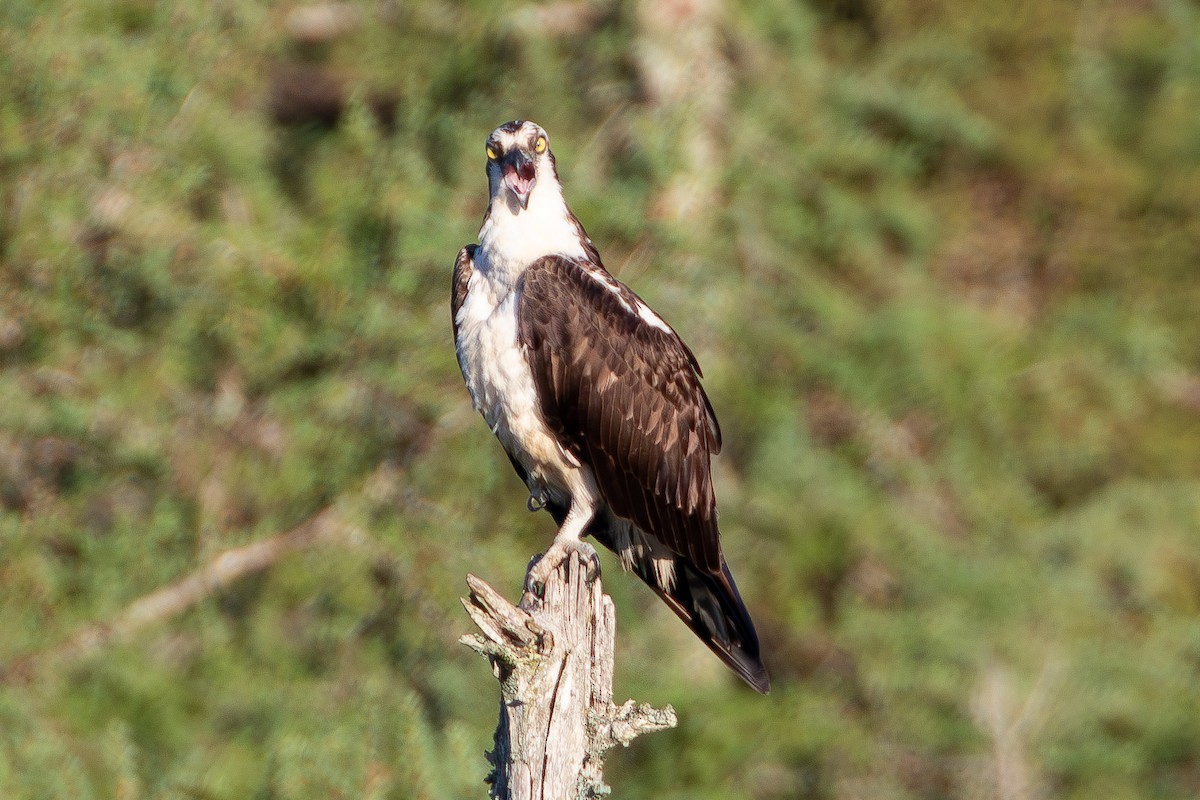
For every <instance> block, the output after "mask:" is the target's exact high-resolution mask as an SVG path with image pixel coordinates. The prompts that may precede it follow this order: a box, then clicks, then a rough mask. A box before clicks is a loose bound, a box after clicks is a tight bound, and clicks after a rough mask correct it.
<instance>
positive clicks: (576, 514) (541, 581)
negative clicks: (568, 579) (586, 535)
mask: <svg viewBox="0 0 1200 800" xmlns="http://www.w3.org/2000/svg"><path fill="white" fill-rule="evenodd" d="M594 514H595V508H588V507H586V506H583V505H582V504H579V503H572V504H571V510H570V511H568V512H567V518H566V519H564V520H563V524H562V527H561V528H559V529H558V533H557V534H556V535H555V536H554V541H553V542H551V543H550V547H549V549H547V550H546V552H545V553H543V554H542V556H541V558H539V559H538V560H537V563H536V564H534V565H533V567H531V568H530V570H529V574H528V575H527V576H526V578H525V588H526V590H527V591H530V592H533V593H534V594H536V595H538V596H539V597H540V596H541V595H542V592H543V591H544V589H545V586H546V580H547V579H548V578H549V577H550V574H551V573H552V572H554V570H556V569H558V568H559V567H561V566H562V565H563V564H564V563H566V561H567V559H569V558H570V557H571V556H573V555H576V554H578V555H579V556H580V557H581V558H582V559H583V561H584V563H585V564H587V580H588V582H589V583H590V582H591V581H594V580H596V578H597V577H598V576H599V575H600V559H599V558H598V557H597V556H596V550H595V548H593V547H592V546H591V545H590V544H588V543H587V542H585V541H583V539H582V538H581V537H582V536H583V531H584V530H585V529H586V528H587V525H588V523H589V522H591V521H592V516H593V515H594Z"/></svg>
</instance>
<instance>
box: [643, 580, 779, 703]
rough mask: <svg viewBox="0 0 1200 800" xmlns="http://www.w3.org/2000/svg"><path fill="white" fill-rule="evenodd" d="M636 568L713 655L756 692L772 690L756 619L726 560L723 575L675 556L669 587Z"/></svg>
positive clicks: (764, 692)
mask: <svg viewBox="0 0 1200 800" xmlns="http://www.w3.org/2000/svg"><path fill="white" fill-rule="evenodd" d="M637 572H638V575H639V577H641V578H642V580H644V581H645V582H646V583H647V584H648V585H649V586H650V588H651V589H653V590H654V592H655V593H656V594H657V595H658V596H659V597H661V598H662V599H663V602H665V603H666V604H667V606H669V607H670V609H671V610H672V611H674V612H675V613H676V614H678V615H679V618H680V619H682V620H683V621H684V623H686V624H687V626H688V627H689V628H691V629H692V632H693V633H695V634H696V636H698V637H699V638H700V641H702V642H704V643H705V644H706V645H708V648H709V649H710V650H712V651H713V652H714V653H716V655H717V658H719V659H721V660H722V661H724V662H725V664H726V665H727V666H728V667H729V668H730V669H732V670H733V671H734V672H736V673H737V674H738V676H739V677H740V678H741V679H742V680H744V681H745V682H746V683H748V684H749V685H750V686H751V687H752V688H753V689H755V690H756V691H758V692H760V693H762V694H767V693H769V692H770V691H771V678H770V676H769V675H767V669H766V667H764V666H763V663H762V659H761V658H760V657H759V649H758V634H757V633H756V632H755V630H754V622H753V621H752V620H751V619H750V613H749V612H748V611H747V610H746V605H745V603H743V602H742V596H741V595H740V594H739V593H738V590H737V584H735V583H734V582H733V576H732V575H730V574H729V567H728V566H726V565H725V564H724V562H722V564H721V574H719V575H708V574H704V573H701V572H699V571H698V570H696V569H695V568H693V567H692V565H691V564H690V563H689V562H687V561H685V560H683V559H680V558H677V559H676V560H675V584H674V585H673V586H672V587H671V590H670V591H669V592H668V591H664V590H663V589H661V588H659V587H658V585H657V583H656V582H655V580H654V576H653V574H651V575H649V576H647V575H645V574H643V573H642V570H640V569H639V570H637Z"/></svg>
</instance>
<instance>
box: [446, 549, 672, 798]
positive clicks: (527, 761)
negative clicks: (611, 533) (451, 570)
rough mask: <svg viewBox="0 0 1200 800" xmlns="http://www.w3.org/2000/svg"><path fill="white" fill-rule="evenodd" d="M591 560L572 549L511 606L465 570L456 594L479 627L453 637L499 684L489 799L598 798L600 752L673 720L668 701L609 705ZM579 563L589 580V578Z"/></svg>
mask: <svg viewBox="0 0 1200 800" xmlns="http://www.w3.org/2000/svg"><path fill="white" fill-rule="evenodd" d="M590 561H591V563H590V564H589V563H587V562H585V561H583V560H582V557H581V556H575V555H572V556H571V557H570V558H568V559H567V560H566V562H564V564H563V566H562V567H561V568H559V569H558V570H555V571H554V572H553V573H552V574H551V577H550V578H549V580H548V581H547V583H546V587H545V591H544V592H543V594H542V598H541V599H539V598H538V597H537V596H536V595H534V594H533V593H532V592H530V591H528V590H526V592H525V593H524V595H523V596H522V598H521V602H520V605H519V606H514V605H513V604H511V603H509V602H508V601H507V600H505V599H504V598H503V597H501V596H500V594H499V593H498V592H497V591H496V590H495V589H493V588H492V587H491V586H488V585H487V584H486V583H484V582H483V581H482V580H480V579H479V578H477V577H475V576H474V575H468V576H467V585H468V586H469V587H470V589H471V596H470V598H469V599H464V600H463V606H464V607H465V608H466V609H467V613H468V614H470V616H471V619H472V620H473V621H474V622H475V624H476V625H477V626H478V627H479V629H480V631H482V635H481V634H468V635H466V636H463V637H462V639H460V641H461V642H462V643H463V644H465V645H467V646H468V647H470V648H471V649H472V650H475V651H476V652H478V653H479V654H480V655H483V656H485V657H486V658H487V659H488V660H489V661H490V662H491V665H492V673H493V674H494V675H495V676H496V678H497V680H499V681H500V721H499V724H498V725H497V726H496V737H495V749H494V750H493V751H492V752H491V753H489V754H488V760H489V761H490V762H491V764H492V773H491V775H489V776H488V782H489V783H490V784H491V792H490V796H491V797H492V798H500V799H501V800H578V798H595V797H603V796H606V795H607V794H608V793H609V787H608V786H607V785H606V784H605V783H604V780H603V768H604V758H605V754H606V753H607V752H608V750H609V749H611V748H612V747H613V746H614V745H616V744H622V745H626V746H628V744H629V743H630V742H631V741H633V739H634V738H636V737H637V736H639V735H641V734H643V733H650V732H653V731H658V730H665V729H666V728H673V727H674V726H675V724H676V719H675V710H674V709H673V708H671V707H670V706H667V707H666V708H663V709H654V708H651V707H650V706H649V705H646V704H635V703H634V702H633V701H632V700H629V701H626V702H625V703H624V704H623V705H621V706H616V705H614V704H613V702H612V696H613V695H612V680H613V646H614V637H615V633H616V615H615V612H614V609H613V603H612V599H611V598H610V597H608V596H607V595H605V594H604V593H603V591H602V590H601V586H600V579H599V577H598V576H599V570H598V568H595V567H593V566H592V565H594V564H596V563H597V561H596V556H595V553H594V552H593V553H592V554H591V557H590ZM589 568H591V569H594V571H595V574H596V576H597V577H595V578H594V579H592V580H589V575H588V573H589Z"/></svg>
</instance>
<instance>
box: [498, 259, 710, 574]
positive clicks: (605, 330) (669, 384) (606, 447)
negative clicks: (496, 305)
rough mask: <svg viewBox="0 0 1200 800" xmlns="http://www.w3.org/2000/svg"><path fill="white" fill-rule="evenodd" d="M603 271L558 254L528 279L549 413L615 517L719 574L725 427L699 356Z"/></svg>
mask: <svg viewBox="0 0 1200 800" xmlns="http://www.w3.org/2000/svg"><path fill="white" fill-rule="evenodd" d="M597 269H600V268H599V267H597V266H595V265H593V264H583V263H581V262H578V261H575V260H573V259H569V258H565V257H559V256H549V257H546V258H543V259H541V260H539V261H537V262H535V263H534V264H533V265H532V266H530V267H529V268H528V269H527V270H526V271H525V273H524V275H523V277H522V279H521V287H520V291H521V299H520V306H519V308H518V337H519V339H520V341H521V343H522V344H523V345H524V346H525V347H526V348H527V350H526V352H527V354H528V357H529V363H530V366H531V368H532V372H533V377H534V382H535V383H536V384H537V387H538V393H539V398H540V402H541V406H542V408H541V410H542V414H543V416H544V418H545V419H546V420H547V423H548V424H549V425H550V427H551V428H552V429H553V430H554V431H555V432H556V434H557V435H558V436H559V438H560V442H561V444H562V445H563V446H564V447H566V448H567V449H568V450H570V451H571V452H572V453H573V454H575V455H576V457H578V458H580V459H581V460H584V461H585V462H587V463H589V464H591V466H592V469H593V471H594V472H595V474H596V480H597V483H598V484H599V486H600V490H601V492H602V493H603V495H604V499H605V502H606V503H607V504H608V506H609V508H610V509H611V510H612V512H613V513H614V514H616V515H617V516H619V517H623V518H625V519H628V520H630V521H632V522H633V523H634V524H636V525H637V526H638V527H639V528H641V529H642V530H644V531H646V532H647V533H650V534H651V535H653V536H655V537H656V538H658V539H660V540H661V541H662V543H663V544H665V545H666V546H667V547H668V548H669V549H670V550H672V551H673V552H675V553H677V554H679V555H684V556H686V557H688V558H689V559H690V560H691V561H692V562H694V565H695V567H696V569H698V570H700V571H701V572H703V573H707V574H712V575H717V574H719V573H720V572H721V569H722V564H723V561H722V557H721V549H720V543H719V538H718V537H719V534H718V530H717V517H716V500H715V498H714V495H713V489H712V474H711V467H710V457H711V455H712V453H715V452H716V451H717V449H719V447H720V430H719V428H718V427H717V422H716V417H715V415H714V414H713V413H712V405H711V404H710V403H709V400H708V397H707V396H706V395H705V393H704V389H703V387H702V386H701V384H700V371H699V366H698V365H697V363H696V359H695V356H694V355H693V354H692V352H691V351H690V350H689V349H688V348H687V345H685V344H684V343H683V342H682V340H680V339H679V337H678V336H677V335H676V334H675V333H674V331H670V330H664V329H662V328H660V327H658V326H655V325H651V324H649V323H647V322H646V320H645V319H643V318H642V317H641V316H639V315H638V314H637V313H636V312H635V311H634V310H633V309H636V308H637V307H638V304H639V303H640V302H641V301H640V300H638V298H637V296H636V295H634V294H633V292H632V291H630V290H629V289H628V288H627V287H625V286H624V285H622V284H620V283H617V282H616V281H615V280H614V279H612V278H611V277H610V276H607V274H605V275H604V276H602V277H603V278H604V279H605V280H604V281H601V280H600V279H598V278H597V277H594V276H592V275H589V274H588V271H589V270H597Z"/></svg>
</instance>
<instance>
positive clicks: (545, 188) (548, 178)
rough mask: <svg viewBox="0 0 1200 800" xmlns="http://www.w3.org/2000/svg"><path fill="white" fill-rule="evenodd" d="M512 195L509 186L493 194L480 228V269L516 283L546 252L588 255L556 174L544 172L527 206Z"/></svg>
mask: <svg viewBox="0 0 1200 800" xmlns="http://www.w3.org/2000/svg"><path fill="white" fill-rule="evenodd" d="M508 200H509V199H508V197H507V190H506V189H503V188H498V189H497V194H494V195H493V196H492V201H491V204H490V206H489V207H488V214H487V216H486V217H485V218H484V220H483V226H482V227H481V228H480V229H479V252H477V253H476V255H475V267H476V269H480V270H483V271H485V272H487V273H490V274H489V276H488V277H490V278H491V279H492V280H493V281H497V282H501V283H506V284H508V285H509V286H514V285H516V282H517V278H519V277H520V276H521V273H522V272H524V271H525V270H526V268H528V267H529V265H531V264H532V263H533V262H535V261H537V260H538V259H539V258H542V257H543V256H552V255H562V256H570V257H575V258H586V257H587V254H586V251H585V250H584V249H583V242H581V241H580V239H579V232H578V230H577V229H576V227H575V225H574V224H573V223H572V221H571V212H570V211H569V210H568V209H567V203H566V200H564V199H563V193H562V186H561V185H560V184H559V182H558V181H557V180H555V179H554V176H553V174H550V175H541V176H539V177H538V180H537V183H535V184H534V186H533V191H531V192H530V193H529V203H528V205H527V206H526V207H525V208H521V207H520V206H519V205H517V204H516V203H512V202H509V201H508ZM514 209H515V212H514ZM481 256H482V257H481Z"/></svg>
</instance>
